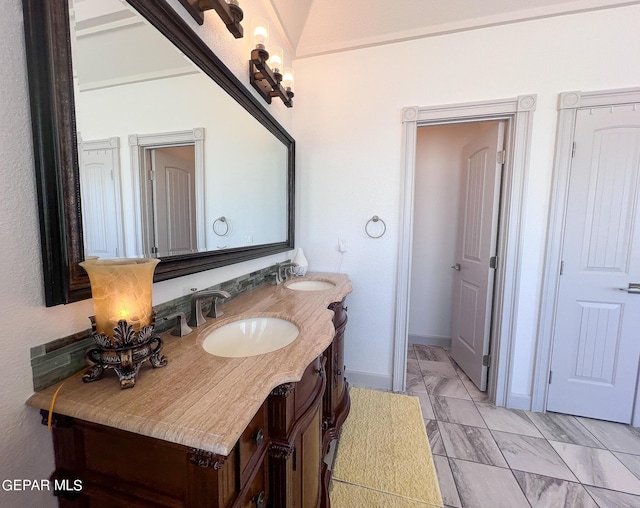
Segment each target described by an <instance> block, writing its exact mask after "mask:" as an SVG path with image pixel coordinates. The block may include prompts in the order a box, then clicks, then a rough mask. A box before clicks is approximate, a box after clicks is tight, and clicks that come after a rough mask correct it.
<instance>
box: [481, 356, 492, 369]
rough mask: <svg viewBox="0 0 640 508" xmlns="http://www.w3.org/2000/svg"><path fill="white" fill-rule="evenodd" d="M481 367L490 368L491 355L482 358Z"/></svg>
mask: <svg viewBox="0 0 640 508" xmlns="http://www.w3.org/2000/svg"><path fill="white" fill-rule="evenodd" d="M482 366H483V367H491V355H484V356H483V357H482Z"/></svg>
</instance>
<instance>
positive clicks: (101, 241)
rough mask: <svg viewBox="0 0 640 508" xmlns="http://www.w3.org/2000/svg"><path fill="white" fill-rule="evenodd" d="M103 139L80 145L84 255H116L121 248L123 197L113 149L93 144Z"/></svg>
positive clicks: (104, 257)
mask: <svg viewBox="0 0 640 508" xmlns="http://www.w3.org/2000/svg"><path fill="white" fill-rule="evenodd" d="M100 144H104V142H102V141H96V142H91V141H89V142H84V143H82V144H81V145H80V150H79V154H80V164H79V166H80V168H79V169H80V193H81V195H80V201H81V203H82V228H83V236H84V250H85V252H84V254H85V256H99V257H100V258H102V259H108V258H115V257H118V256H119V255H121V254H120V252H119V246H120V241H119V237H120V235H119V225H120V220H119V213H118V207H119V206H120V200H119V199H118V196H117V186H116V177H117V171H116V168H115V167H114V166H115V165H114V157H117V152H116V154H115V155H114V150H113V149H112V147H110V146H109V145H108V144H106V146H107V147H108V148H92V146H97V145H100Z"/></svg>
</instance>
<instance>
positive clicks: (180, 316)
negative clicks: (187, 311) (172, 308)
mask: <svg viewBox="0 0 640 508" xmlns="http://www.w3.org/2000/svg"><path fill="white" fill-rule="evenodd" d="M171 319H176V320H177V322H176V326H175V327H174V328H173V330H171V335H175V336H176V337H184V336H185V335H189V334H190V333H191V332H192V331H193V330H192V329H191V328H189V325H187V318H186V316H185V315H184V312H176V313H174V314H170V315H168V316H166V317H165V318H164V320H165V321H169V320H171Z"/></svg>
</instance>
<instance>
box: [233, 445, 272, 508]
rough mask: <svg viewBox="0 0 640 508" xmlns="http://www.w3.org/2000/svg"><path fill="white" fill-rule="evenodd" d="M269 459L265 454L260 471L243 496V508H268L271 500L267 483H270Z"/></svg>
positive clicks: (241, 504)
mask: <svg viewBox="0 0 640 508" xmlns="http://www.w3.org/2000/svg"><path fill="white" fill-rule="evenodd" d="M267 460H268V458H267V457H266V456H265V458H264V460H263V461H262V464H261V465H260V469H259V470H258V473H257V474H256V476H255V478H254V479H253V481H252V482H251V485H250V486H249V488H248V489H247V491H246V492H245V494H244V496H243V497H242V502H241V503H240V506H241V507H242V508H266V506H267V504H268V502H269V500H268V491H267V485H269V481H268V478H267V467H266V462H267Z"/></svg>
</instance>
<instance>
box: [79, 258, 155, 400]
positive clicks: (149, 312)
mask: <svg viewBox="0 0 640 508" xmlns="http://www.w3.org/2000/svg"><path fill="white" fill-rule="evenodd" d="M158 262H159V261H158V260H157V259H108V260H92V261H85V262H83V263H80V266H82V267H83V268H84V269H85V270H86V271H87V273H88V274H89V280H90V282H91V293H92V297H93V307H94V311H95V316H91V317H90V319H91V327H92V330H93V336H94V338H95V341H96V345H95V346H93V347H91V348H89V349H88V350H87V352H86V354H85V361H86V362H87V364H88V365H89V367H91V369H90V370H89V372H87V373H86V374H85V375H84V376H83V377H82V380H83V381H84V382H85V383H90V382H92V381H96V380H98V379H100V378H101V377H102V375H103V374H104V371H105V370H106V369H113V370H114V371H115V373H116V374H117V375H118V378H119V379H120V387H121V388H131V387H133V386H134V385H135V383H136V376H137V375H138V371H139V370H140V367H141V365H142V364H143V363H144V362H146V361H147V360H149V361H150V362H151V365H152V366H153V367H164V366H165V365H166V364H167V359H166V358H165V357H164V356H160V350H161V349H162V339H161V338H160V337H158V336H157V335H155V334H154V331H153V328H154V325H155V318H156V313H155V310H154V309H153V308H152V307H151V291H152V284H153V272H154V270H155V267H156V265H157V264H158Z"/></svg>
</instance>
